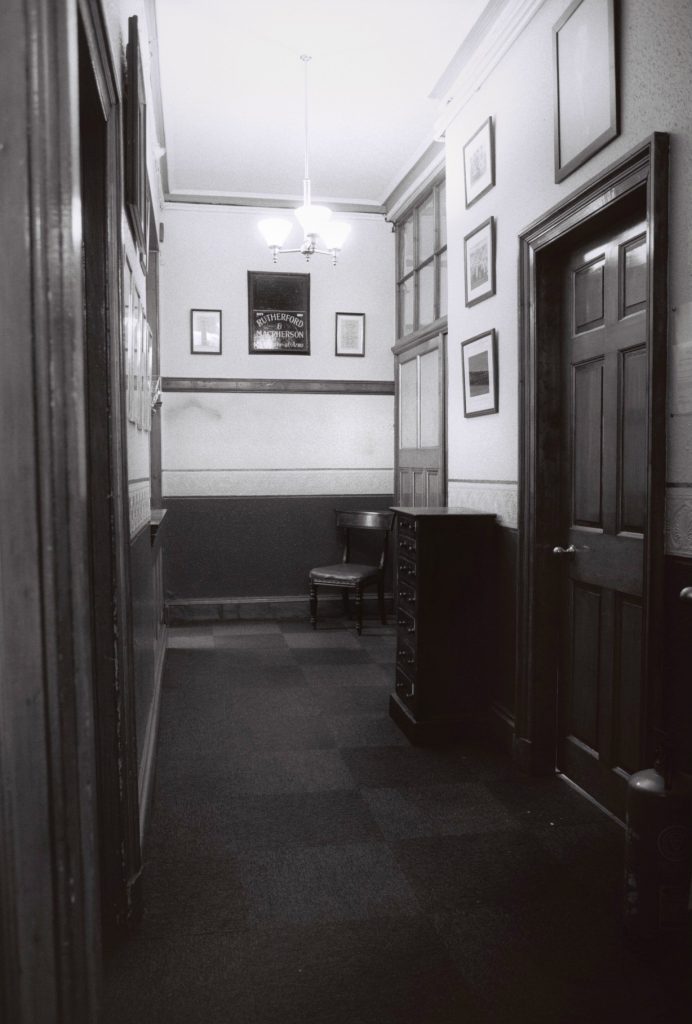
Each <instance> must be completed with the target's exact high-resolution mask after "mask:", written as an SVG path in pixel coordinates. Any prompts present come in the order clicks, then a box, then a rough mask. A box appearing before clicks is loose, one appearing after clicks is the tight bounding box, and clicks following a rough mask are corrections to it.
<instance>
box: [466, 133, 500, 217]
mask: <svg viewBox="0 0 692 1024" xmlns="http://www.w3.org/2000/svg"><path fill="white" fill-rule="evenodd" d="M494 184H495V147H494V144H493V119H492V117H489V118H488V120H487V121H485V122H484V123H483V124H482V125H481V126H480V128H478V129H477V130H476V131H475V132H474V134H473V135H472V136H471V138H470V139H469V141H468V142H467V143H466V145H465V146H464V192H465V195H466V206H467V208H468V207H469V206H472V205H473V203H475V202H476V200H477V199H480V198H481V196H484V195H485V193H486V192H488V191H490V189H491V188H492V187H493V185H494Z"/></svg>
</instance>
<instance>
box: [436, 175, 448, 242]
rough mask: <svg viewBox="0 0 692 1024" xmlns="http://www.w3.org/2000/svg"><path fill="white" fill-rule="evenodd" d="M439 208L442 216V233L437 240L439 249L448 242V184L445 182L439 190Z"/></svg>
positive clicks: (440, 216)
mask: <svg viewBox="0 0 692 1024" xmlns="http://www.w3.org/2000/svg"><path fill="white" fill-rule="evenodd" d="M437 209H438V211H439V218H440V235H439V238H438V242H437V247H438V249H441V248H442V246H443V245H446V244H447V186H446V185H445V183H444V182H443V183H442V184H441V185H440V187H439V188H438V190H437Z"/></svg>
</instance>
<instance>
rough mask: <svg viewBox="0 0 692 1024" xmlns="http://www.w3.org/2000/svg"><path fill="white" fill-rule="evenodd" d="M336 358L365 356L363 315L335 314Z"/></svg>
mask: <svg viewBox="0 0 692 1024" xmlns="http://www.w3.org/2000/svg"><path fill="white" fill-rule="evenodd" d="M335 353H336V355H337V356H364V355H365V313H337V314H336V342H335Z"/></svg>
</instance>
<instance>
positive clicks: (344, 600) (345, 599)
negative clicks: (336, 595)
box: [341, 590, 348, 618]
mask: <svg viewBox="0 0 692 1024" xmlns="http://www.w3.org/2000/svg"><path fill="white" fill-rule="evenodd" d="M341 603H342V604H343V606H344V615H345V616H346V618H348V590H342V591H341Z"/></svg>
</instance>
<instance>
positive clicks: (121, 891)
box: [77, 0, 142, 945]
mask: <svg viewBox="0 0 692 1024" xmlns="http://www.w3.org/2000/svg"><path fill="white" fill-rule="evenodd" d="M77 3H78V11H79V17H80V20H81V25H82V28H83V29H84V35H85V38H86V44H87V49H88V55H89V62H90V68H91V73H92V74H93V76H94V80H95V83H96V88H97V91H98V94H99V99H100V104H101V109H102V113H103V118H104V128H105V143H106V165H105V182H104V191H105V196H106V206H107V209H106V223H105V231H104V241H105V246H104V248H105V253H104V256H105V289H106V293H107V294H106V295H105V296H104V299H105V306H106V308H105V309H104V310H103V312H102V316H103V320H104V324H105V328H106V330H105V335H106V337H105V339H104V341H103V348H104V355H105V359H104V361H103V364H102V366H103V368H102V371H101V372H102V375H103V378H102V379H100V380H99V390H101V391H102V393H103V395H104V397H107V404H108V412H107V414H106V415H107V418H108V424H107V428H106V430H107V435H108V449H109V452H108V459H109V464H110V480H109V493H110V496H111V497H110V503H109V509H108V510H107V512H108V519H109V526H108V528H107V532H109V533H110V552H109V554H108V555H107V554H106V553H105V552H103V559H102V561H101V562H100V564H99V565H97V566H96V571H97V578H99V579H100V580H101V581H102V582H101V584H100V585H101V586H103V587H108V589H109V597H110V604H111V609H110V615H111V623H112V638H111V642H112V647H113V657H112V658H109V659H106V663H107V665H108V668H107V669H104V660H103V659H101V661H99V662H97V664H96V666H95V669H96V668H98V673H97V672H95V686H96V687H97V688H98V690H99V693H100V695H101V701H100V702H99V701H97V702H96V707H95V733H96V749H97V765H98V776H99V787H98V793H99V800H100V806H99V847H100V869H101V878H100V883H101V917H102V927H103V932H104V939H105V941H106V944H107V945H108V944H111V943H112V942H114V941H115V940H116V939H117V937H118V935H119V933H120V932H122V931H123V930H126V929H127V928H128V927H129V926H130V925H131V924H132V923H133V922H135V921H136V920H137V919H138V916H139V913H140V910H141V868H142V862H141V849H140V831H139V795H138V768H137V766H138V754H137V736H136V712H135V694H134V666H133V654H132V652H133V643H132V597H131V585H130V561H129V553H130V534H129V507H128V505H129V499H128V487H127V480H128V473H127V417H126V415H125V384H124V379H125V378H124V369H123V354H122V345H121V324H122V308H123V303H122V294H121V293H122V265H123V263H122V259H123V258H122V252H123V248H122V232H121V223H122V218H121V211H122V209H123V173H122V166H123V153H122V138H123V133H122V103H121V92H120V74H119V69H118V68H116V67H115V65H114V62H113V56H112V53H111V49H110V46H109V43H108V34H107V28H106V24H105V20H104V14H103V10H102V4H101V2H100V0H77ZM104 511H106V510H105V509H104ZM104 528H105V524H104ZM97 557H98V556H97ZM104 625H105V624H104Z"/></svg>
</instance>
